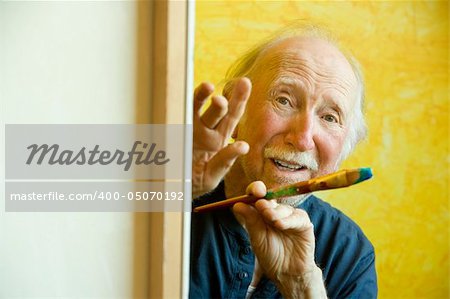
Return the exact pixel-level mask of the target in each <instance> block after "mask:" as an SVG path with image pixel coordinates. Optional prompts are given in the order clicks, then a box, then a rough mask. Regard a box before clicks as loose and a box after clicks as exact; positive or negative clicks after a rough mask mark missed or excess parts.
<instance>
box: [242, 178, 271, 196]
mask: <svg viewBox="0 0 450 299" xmlns="http://www.w3.org/2000/svg"><path fill="white" fill-rule="evenodd" d="M245 193H246V194H249V195H254V196H256V197H259V198H263V197H264V196H265V195H266V193H267V188H266V185H264V183H263V182H262V181H255V182H252V183H250V185H248V186H247V189H246V190H245Z"/></svg>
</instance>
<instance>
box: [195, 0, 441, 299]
mask: <svg viewBox="0 0 450 299" xmlns="http://www.w3.org/2000/svg"><path fill="white" fill-rule="evenodd" d="M196 5H197V8H196V35H195V82H196V84H198V83H199V82H201V81H203V80H209V81H211V82H213V83H217V82H219V81H220V80H221V79H222V78H223V75H224V74H225V71H226V69H227V67H228V66H229V64H230V62H232V61H233V60H234V59H235V58H236V57H237V56H238V55H239V54H241V53H242V52H243V51H244V50H246V49H247V48H248V47H249V46H251V45H252V44H254V43H255V42H257V41H259V40H260V39H261V38H263V37H265V36H266V35H268V34H270V33H271V32H272V31H273V30H275V29H278V28H279V27H281V26H282V25H285V24H287V23H289V22H291V21H293V20H295V19H307V20H312V21H315V22H320V23H322V24H325V25H328V26H329V28H333V29H334V30H335V31H336V33H337V34H338V36H339V37H340V40H341V41H343V43H344V45H346V46H347V47H348V48H349V49H351V50H352V51H353V53H354V54H355V56H356V57H357V58H358V59H359V61H360V62H361V64H362V65H363V67H364V71H365V77H366V82H367V113H366V114H367V121H368V126H369V134H370V135H369V139H368V140H367V141H366V142H364V143H363V144H361V145H360V146H359V147H358V149H357V150H356V152H355V153H354V155H353V157H352V158H350V159H349V160H348V161H347V162H346V163H345V165H343V167H359V166H371V167H372V168H373V169H374V173H375V178H374V179H373V180H371V181H369V182H367V183H364V184H361V185H358V186H354V187H352V188H349V189H346V190H339V191H333V192H328V193H327V194H322V197H324V198H325V199H327V200H328V201H330V202H332V204H333V205H334V206H336V207H338V208H339V209H341V210H343V211H344V212H345V213H346V214H347V215H349V216H350V217H351V218H353V219H354V220H355V221H356V222H357V223H358V224H359V225H360V226H361V227H362V228H363V230H364V231H365V232H366V234H367V235H368V237H369V238H370V239H371V241H372V242H373V244H374V246H375V249H376V253H377V271H378V276H379V289H380V292H379V293H380V298H447V296H448V294H449V281H448V280H449V272H448V271H449V259H448V258H449V256H448V255H449V254H448V253H449V248H448V244H449V243H448V241H449V230H448V227H449V210H448V182H449V176H448V171H449V158H448V136H449V135H448V134H449V131H448V128H449V126H448V99H449V98H448V2H283V1H278V2H257V3H255V2H244V1H226V2H217V1H214V2H209V1H198V2H197V4H196Z"/></svg>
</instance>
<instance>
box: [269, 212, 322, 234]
mask: <svg viewBox="0 0 450 299" xmlns="http://www.w3.org/2000/svg"><path fill="white" fill-rule="evenodd" d="M273 226H275V227H276V228H278V229H280V230H291V229H293V230H296V231H302V232H303V231H307V230H310V233H312V234H314V231H313V227H314V226H313V224H312V223H311V220H310V219H309V216H308V214H307V213H306V212H305V211H304V210H301V209H295V210H294V213H292V214H291V215H290V216H288V217H286V218H282V219H278V220H276V221H275V222H273Z"/></svg>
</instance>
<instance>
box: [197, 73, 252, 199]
mask: <svg viewBox="0 0 450 299" xmlns="http://www.w3.org/2000/svg"><path fill="white" fill-rule="evenodd" d="M232 84H233V87H232V89H231V90H232V92H231V95H230V96H229V99H228V100H227V99H226V98H225V97H224V96H213V97H212V99H211V106H209V107H208V109H207V110H206V111H205V113H203V114H202V115H200V111H201V108H202V106H203V104H204V103H205V102H206V100H207V99H208V97H209V96H210V95H211V94H212V93H213V91H214V87H213V86H212V84H210V83H202V84H200V85H199V86H198V87H197V88H196V89H195V92H194V141H193V155H192V157H193V158H192V196H193V198H196V197H198V196H200V195H202V194H205V193H207V192H209V191H211V190H213V189H214V188H215V187H216V186H217V185H218V184H219V183H220V181H221V180H222V178H223V177H224V176H225V174H226V173H227V172H228V170H229V169H230V168H231V166H232V165H233V163H234V161H236V158H237V157H239V156H240V155H245V154H246V153H247V152H248V150H249V145H248V144H247V143H246V142H244V141H236V142H234V143H232V144H228V142H229V140H230V138H231V135H232V134H233V132H234V130H235V128H236V126H237V124H238V123H239V120H240V118H241V116H242V115H243V114H244V111H245V105H246V104H247V100H248V98H249V96H250V91H251V86H252V85H251V82H250V80H249V79H248V78H240V79H236V80H235V81H234V82H233V83H232Z"/></svg>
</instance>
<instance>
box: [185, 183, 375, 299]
mask: <svg viewBox="0 0 450 299" xmlns="http://www.w3.org/2000/svg"><path fill="white" fill-rule="evenodd" d="M222 199H225V192H224V185H223V182H222V183H221V184H220V185H219V186H218V187H217V188H216V190H214V191H213V192H212V193H210V194H207V195H205V196H203V197H202V198H200V199H198V200H195V201H194V205H195V206H199V205H203V204H205V203H208V202H213V201H218V200H222ZM299 208H301V209H304V210H305V211H306V212H307V213H308V215H309V217H310V219H311V221H312V223H313V224H314V234H315V237H316V249H315V262H316V264H317V265H318V266H319V267H320V268H321V269H322V274H323V278H324V281H325V287H326V289H327V295H328V297H329V298H376V297H377V278H376V272H375V253H374V249H373V246H372V244H371V243H370V242H369V240H368V239H367V238H366V236H365V235H364V234H363V232H362V231H361V229H360V228H359V227H358V226H357V225H356V224H355V223H354V222H353V221H352V220H351V219H350V218H348V217H347V216H345V215H344V214H342V212H340V211H339V210H337V209H335V208H333V207H332V206H330V205H329V204H328V203H325V202H324V201H322V200H320V199H319V198H317V197H315V196H313V195H311V196H309V197H308V198H307V199H306V200H305V201H303V202H302V204H301V205H300V206H299ZM254 261H255V257H254V254H253V252H252V248H251V246H250V240H249V238H248V235H247V232H246V231H245V230H244V228H243V227H242V226H241V225H240V224H239V223H238V222H237V220H236V218H235V217H234V215H233V213H232V212H231V211H230V210H229V209H224V210H219V211H215V212H210V213H192V228H191V270H190V275H191V276H190V290H189V297H190V298H245V295H246V292H247V289H248V286H249V285H250V282H251V280H252V275H253V270H254ZM251 298H282V296H281V294H280V293H279V291H278V290H277V288H276V286H275V284H274V283H273V282H272V281H270V280H269V279H267V278H266V277H264V276H263V277H262V279H261V280H260V282H259V283H258V286H257V287H256V290H255V291H254V293H253V295H252V297H251Z"/></svg>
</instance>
